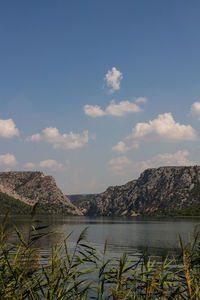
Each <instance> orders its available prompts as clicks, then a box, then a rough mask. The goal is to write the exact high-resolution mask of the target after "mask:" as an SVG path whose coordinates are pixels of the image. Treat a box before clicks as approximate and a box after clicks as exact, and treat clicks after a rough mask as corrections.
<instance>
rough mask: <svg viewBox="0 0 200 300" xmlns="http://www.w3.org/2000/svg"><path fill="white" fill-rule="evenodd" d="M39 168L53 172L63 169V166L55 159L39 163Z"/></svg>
mask: <svg viewBox="0 0 200 300" xmlns="http://www.w3.org/2000/svg"><path fill="white" fill-rule="evenodd" d="M39 166H40V167H41V168H43V169H50V170H53V171H57V170H60V169H62V168H63V165H62V164H61V163H58V162H57V161H56V160H54V159H47V160H43V161H41V162H40V163H39Z"/></svg>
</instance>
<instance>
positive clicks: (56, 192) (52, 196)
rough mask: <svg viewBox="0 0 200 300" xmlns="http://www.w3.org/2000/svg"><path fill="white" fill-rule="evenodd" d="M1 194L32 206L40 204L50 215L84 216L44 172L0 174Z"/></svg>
mask: <svg viewBox="0 0 200 300" xmlns="http://www.w3.org/2000/svg"><path fill="white" fill-rule="evenodd" d="M0 192H2V193H5V194H7V195H8V196H10V197H13V198H15V199H18V200H20V201H21V202H23V203H25V204H28V205H30V206H33V205H34V204H35V203H36V202H38V203H39V206H40V207H42V209H44V210H45V211H46V212H48V213H55V214H71V215H82V212H81V211H80V210H79V209H78V208H77V207H76V206H74V205H73V204H72V203H71V201H70V200H69V199H68V198H67V197H66V196H65V195H64V194H63V193H62V191H61V190H60V189H59V188H58V187H57V185H56V182H55V179H54V178H53V177H52V176H45V175H44V174H43V173H42V172H0ZM0 201H1V200H0Z"/></svg>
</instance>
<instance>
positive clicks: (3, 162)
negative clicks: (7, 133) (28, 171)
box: [0, 153, 17, 167]
mask: <svg viewBox="0 0 200 300" xmlns="http://www.w3.org/2000/svg"><path fill="white" fill-rule="evenodd" d="M16 164H17V160H16V158H15V156H14V155H13V154H10V153H7V154H0V166H5V167H11V166H15V165H16Z"/></svg>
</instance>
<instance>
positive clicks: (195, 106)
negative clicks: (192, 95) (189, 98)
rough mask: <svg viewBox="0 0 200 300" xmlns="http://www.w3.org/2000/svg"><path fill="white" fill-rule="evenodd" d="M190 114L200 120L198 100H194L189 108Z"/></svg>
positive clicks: (199, 103)
mask: <svg viewBox="0 0 200 300" xmlns="http://www.w3.org/2000/svg"><path fill="white" fill-rule="evenodd" d="M190 115H191V116H193V117H194V118H197V119H198V120H200V102H194V103H193V104H192V106H191V108H190Z"/></svg>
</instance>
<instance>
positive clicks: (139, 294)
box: [0, 208, 200, 300]
mask: <svg viewBox="0 0 200 300" xmlns="http://www.w3.org/2000/svg"><path fill="white" fill-rule="evenodd" d="M34 209H35V208H34ZM34 209H33V211H32V225H31V227H30V230H29V235H28V237H27V238H26V239H25V237H23V236H22V235H21V233H20V232H19V231H18V229H17V228H15V230H16V234H17V235H18V238H19V241H18V243H17V244H15V245H11V244H9V243H8V236H9V228H10V227H9V226H8V223H7V218H8V214H7V215H6V217H5V218H4V220H3V222H2V224H1V225H0V299H16V300H19V299H55V300H59V299H74V300H77V299H98V300H99V299H115V300H118V299H137V300H140V299H200V238H199V231H198V227H197V228H196V230H195V233H194V236H193V238H192V239H191V241H190V242H189V243H188V245H183V244H182V242H181V238H180V250H181V256H180V257H178V258H165V259H164V260H163V261H162V262H155V261H153V260H152V259H151V258H147V257H146V256H145V255H144V256H143V257H141V258H140V260H139V261H137V262H134V260H132V259H131V258H129V257H128V256H127V255H126V254H124V255H123V256H122V257H121V258H120V259H119V260H115V259H109V258H108V256H107V250H106V248H107V241H106V242H105V246H104V251H103V252H102V253H100V252H99V251H98V250H96V249H95V248H94V247H93V246H91V245H90V244H88V243H87V242H86V241H85V236H86V231H87V229H85V230H84V231H83V232H82V233H81V235H80V236H79V238H78V240H77V242H76V246H75V249H74V250H73V251H72V252H70V251H69V248H68V238H69V236H68V237H65V239H63V240H62V241H60V242H59V243H57V244H56V245H55V246H54V247H53V248H52V249H51V255H50V256H49V257H48V259H47V258H44V257H42V256H41V255H40V253H41V252H40V250H41V249H39V248H37V247H36V243H38V242H39V241H40V239H41V238H42V237H44V236H46V235H48V234H52V233H49V232H46V231H47V227H46V226H42V225H41V224H40V222H39V221H38V220H34Z"/></svg>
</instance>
